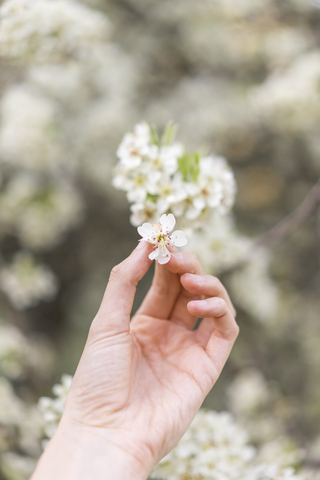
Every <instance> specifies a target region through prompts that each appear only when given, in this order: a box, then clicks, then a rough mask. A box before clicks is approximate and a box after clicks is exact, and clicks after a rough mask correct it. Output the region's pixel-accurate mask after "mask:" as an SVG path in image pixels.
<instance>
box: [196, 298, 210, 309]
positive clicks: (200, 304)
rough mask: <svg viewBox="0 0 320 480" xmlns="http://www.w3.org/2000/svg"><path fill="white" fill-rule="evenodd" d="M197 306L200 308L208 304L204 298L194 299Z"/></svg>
mask: <svg viewBox="0 0 320 480" xmlns="http://www.w3.org/2000/svg"><path fill="white" fill-rule="evenodd" d="M196 302H197V306H198V307H200V308H205V307H207V306H208V303H207V301H206V300H196Z"/></svg>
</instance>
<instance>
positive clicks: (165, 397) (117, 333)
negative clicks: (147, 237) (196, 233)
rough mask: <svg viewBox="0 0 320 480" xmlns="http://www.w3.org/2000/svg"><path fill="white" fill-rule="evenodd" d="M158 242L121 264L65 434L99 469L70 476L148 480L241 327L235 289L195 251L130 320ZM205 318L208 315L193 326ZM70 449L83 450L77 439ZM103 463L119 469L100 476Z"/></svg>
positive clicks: (71, 399)
mask: <svg viewBox="0 0 320 480" xmlns="http://www.w3.org/2000/svg"><path fill="white" fill-rule="evenodd" d="M151 249H152V247H151V245H149V244H146V243H145V242H141V243H140V244H139V246H138V247H137V248H136V249H135V250H134V251H133V253H132V254H131V255H130V257H129V258H127V259H126V260H125V261H124V262H122V263H121V264H120V265H118V266H116V267H115V268H114V269H113V270H112V272H111V275H110V280H109V284H108V287H107V289H106V292H105V295H104V298H103V301H102V304H101V307H100V309H99V312H98V314H97V316H96V318H95V319H94V320H93V322H92V325H91V328H90V332H89V336H88V340H87V343H86V346H85V349H84V352H83V355H82V358H81V360H80V363H79V366H78V368H77V371H76V374H75V376H74V380H73V382H72V386H71V390H70V393H69V395H68V398H67V402H66V406H65V412H64V415H63V419H62V421H61V424H60V426H59V428H58V432H57V434H56V435H55V437H56V438H59V439H60V440H59V443H61V442H62V443H63V442H64V441H65V440H64V439H65V438H68V439H69V443H74V449H75V448H76V447H75V445H77V443H79V444H81V445H82V447H83V451H85V450H88V451H89V452H90V455H92V463H95V465H96V466H95V468H96V473H95V474H92V472H91V474H90V467H88V465H87V463H86V465H87V467H88V469H89V470H88V472H87V473H88V476H81V474H80V476H79V472H78V473H77V475H78V476H77V477H73V476H72V475H71V474H70V476H66V477H61V478H68V479H69V478H70V479H71V478H72V479H73V478H88V479H89V478H90V479H91V478H92V479H96V478H97V479H98V478H99V479H100V478H108V479H112V480H116V479H117V480H122V479H124V478H130V479H134V478H137V479H145V478H146V477H147V476H148V474H149V472H150V471H151V470H152V468H153V467H154V466H155V465H156V463H157V462H158V461H159V460H160V459H161V458H162V457H163V456H164V455H166V454H167V453H168V452H169V451H170V450H171V449H172V448H173V447H174V446H175V445H176V443H177V442H178V441H179V439H180V438H181V436H182V435H183V434H184V432H185V431H186V430H187V428H188V426H189V424H190V423H191V421H192V419H193V418H194V416H195V414H196V412H197V411H198V409H199V408H200V406H201V404H202V402H203V400H204V398H205V396H206V395H207V393H208V392H209V390H210V389H211V388H212V386H213V385H214V383H215V382H216V380H217V378H218V377H219V374H220V372H221V370H222V368H223V366H224V364H225V361H226V359H227V357H228V355H229V353H230V351H231V348H232V346H233V343H234V341H235V339H236V337H237V335H238V326H237V324H236V322H235V320H234V317H235V311H234V308H233V306H232V304H231V301H230V299H229V297H228V294H227V292H226V290H225V289H224V287H223V286H222V285H221V283H220V282H219V280H217V279H216V278H214V277H212V276H208V275H206V276H203V275H201V266H200V264H199V261H198V259H197V258H196V256H194V255H193V254H191V253H189V252H183V253H181V252H179V253H173V254H172V256H171V259H170V261H169V263H168V264H167V265H159V264H156V269H155V276H154V280H153V284H152V286H151V289H150V291H149V293H148V294H147V296H146V298H145V300H144V302H143V304H142V305H141V307H140V309H139V310H138V312H137V313H136V315H135V316H134V317H133V319H132V321H131V323H130V313H131V309H132V304H133V300H134V295H135V291H136V285H137V283H138V281H139V280H140V279H141V278H142V277H143V276H144V275H145V273H146V272H147V270H148V269H149V267H150V264H151V261H150V260H149V258H148V255H149V253H150V252H151ZM203 297H205V298H206V299H205V300H201V298H203ZM198 317H201V318H204V319H203V321H202V322H201V325H200V327H199V328H198V329H196V330H193V328H194V326H195V323H196V320H197V318H198ZM55 437H54V438H55ZM52 442H53V443H54V440H53V441H52ZM56 448H58V446H57V442H56V447H55V449H56ZM67 448H68V449H70V446H68V447H67ZM79 448H80V447H79ZM51 450H52V451H53V448H51ZM58 450H59V448H58ZM94 451H95V453H93V452H94ZM97 452H99V453H98V455H100V457H103V456H104V457H105V458H108V462H106V464H105V463H104V461H103V460H102V458H99V459H97V458H96V456H97ZM70 455H71V456H72V458H73V459H74V458H75V456H74V455H75V454H74V453H73V451H72V447H71V453H70ZM52 456H53V454H52ZM80 456H81V455H80ZM88 462H89V463H90V460H89V459H88ZM121 462H124V464H126V469H125V470H127V472H128V473H127V476H126V473H125V471H124V469H123V465H119V463H121ZM74 463H75V460H73V465H74ZM114 463H115V464H114ZM103 465H105V468H107V469H108V468H109V472H110V473H109V476H108V475H107V474H106V470H105V471H104V475H105V476H103V475H101V476H99V475H98V473H97V472H98V470H99V469H102V470H103V468H104V467H103ZM110 465H111V467H110ZM74 468H75V467H74V466H73V470H74ZM110 468H111V470H110ZM129 469H131V470H130V472H129ZM71 470H72V469H70V471H71ZM107 471H108V470H107ZM82 473H83V472H82ZM39 478H40V477H39ZM46 478H51V477H46ZM52 478H57V475H55V477H52ZM59 478H60V477H59ZM34 480H36V478H34Z"/></svg>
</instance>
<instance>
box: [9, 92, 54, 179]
mask: <svg viewBox="0 0 320 480" xmlns="http://www.w3.org/2000/svg"><path fill="white" fill-rule="evenodd" d="M0 113H1V117H2V125H1V129H0V155H1V157H2V159H3V160H4V161H7V162H11V163H13V164H14V165H17V166H19V167H22V168H31V169H40V170H45V169H48V170H50V169H54V168H55V167H56V165H57V163H58V162H59V160H60V156H61V150H60V148H59V141H58V140H59V132H58V114H57V110H56V105H55V103H54V102H52V101H51V100H50V99H49V98H47V97H45V96H43V95H41V94H39V92H35V91H34V90H33V89H32V88H30V86H28V85H19V86H14V87H12V88H11V89H8V90H7V91H6V93H5V94H4V96H3V98H2V101H1V105H0Z"/></svg>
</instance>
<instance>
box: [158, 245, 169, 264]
mask: <svg viewBox="0 0 320 480" xmlns="http://www.w3.org/2000/svg"><path fill="white" fill-rule="evenodd" d="M165 250H166V252H163V253H162V252H161V255H159V257H158V258H157V261H158V263H160V265H164V264H165V263H168V262H169V260H170V258H171V253H170V252H169V250H167V249H165Z"/></svg>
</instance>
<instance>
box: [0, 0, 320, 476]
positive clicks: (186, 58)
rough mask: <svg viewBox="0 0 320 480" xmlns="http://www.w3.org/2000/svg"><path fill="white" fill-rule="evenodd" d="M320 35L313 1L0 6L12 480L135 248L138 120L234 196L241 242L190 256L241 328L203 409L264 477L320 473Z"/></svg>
mask: <svg viewBox="0 0 320 480" xmlns="http://www.w3.org/2000/svg"><path fill="white" fill-rule="evenodd" d="M319 6H320V4H319ZM319 27H320V9H319V8H318V6H317V2H316V1H315V2H313V3H312V2H309V1H308V0H281V2H279V1H276V0H260V1H259V2H256V1H253V0H239V1H235V0H197V1H192V0H175V1H174V2H172V1H169V0H162V1H161V2H158V1H155V0H134V1H133V0H117V1H114V0H87V1H83V2H80V1H79V2H76V1H72V0H57V1H53V0H16V1H14V0H7V1H2V2H1V1H0V53H1V59H0V267H1V272H0V318H1V323H0V472H1V473H0V478H1V480H22V479H25V478H28V475H29V473H30V472H31V471H32V468H33V465H34V461H35V460H36V458H37V457H38V455H39V453H40V451H41V447H40V442H41V439H42V438H43V435H44V434H43V423H42V422H43V421H42V418H41V415H40V413H39V410H38V409H37V406H36V404H37V400H38V398H39V397H40V396H43V395H50V392H51V388H52V385H53V384H54V383H55V382H57V381H59V379H60V377H61V375H62V373H65V372H66V373H69V374H73V373H74V371H75V368H76V365H77V362H78V360H79V357H80V354H81V351H82V348H83V346H84V342H85V339H86V335H87V332H88V328H89V325H90V322H91V321H92V319H93V317H94V315H95V313H96V311H97V309H98V306H99V304H100V300H101V297H102V294H103V291H104V289H105V286H106V283H107V280H108V276H109V272H110V270H111V268H112V266H113V265H114V264H116V263H118V262H120V261H121V260H122V259H123V258H124V257H126V256H127V255H128V254H129V253H130V251H131V249H132V248H134V247H135V245H136V244H137V241H138V238H139V236H138V234H137V232H136V229H135V228H134V227H132V226H131V225H130V222H129V217H130V210H129V204H128V201H127V199H126V196H125V194H124V193H123V192H119V191H117V190H115V188H114V187H113V186H112V171H113V168H114V166H115V164H116V162H117V158H116V150H117V146H118V145H119V143H120V141H121V139H122V137H123V135H124V134H125V133H126V132H127V131H129V130H131V129H132V127H133V126H134V125H135V124H136V123H137V122H139V121H141V120H145V121H147V122H149V123H151V124H153V125H156V126H157V127H158V128H159V129H160V130H161V129H162V128H163V127H164V126H165V124H166V123H167V122H168V120H172V121H174V122H175V123H177V124H178V125H179V131H178V139H179V141H181V142H183V143H184V144H185V145H186V146H187V148H190V149H199V148H200V149H201V150H202V151H203V152H214V153H216V154H219V155H223V156H224V157H226V158H227V160H228V162H229V164H230V166H231V168H232V170H233V172H234V174H235V178H236V181H237V184H238V194H237V198H236V203H235V207H234V211H233V218H234V224H233V225H232V227H226V226H223V227H221V229H220V230H219V229H218V230H219V231H218V230H214V229H213V231H212V232H211V236H210V238H209V239H208V238H207V239H205V238H203V243H202V240H201V241H200V240H198V241H197V242H195V244H194V245H193V247H194V250H195V251H197V249H198V250H200V251H199V254H200V256H201V260H202V262H203V263H204V266H205V268H206V270H207V271H210V272H212V273H213V274H216V275H218V276H219V277H220V278H221V279H222V280H223V282H224V283H225V284H226V286H227V287H228V288H229V290H230V295H231V297H232V299H233V300H234V303H235V306H236V309H237V311H238V322H239V325H240V329H241V334H240V337H239V339H238V340H237V343H236V346H235V348H234V351H233V353H232V355H231V358H230V360H229V362H228V365H227V366H226V368H225V370H224V372H223V374H222V377H221V378H220V379H219V381H218V383H217V385H216V387H215V388H214V390H213V391H212V392H211V393H210V394H209V396H208V398H207V399H206V401H205V406H206V407H207V408H210V409H215V410H218V411H222V410H229V411H231V412H232V414H233V415H234V417H235V419H236V421H237V422H239V424H240V425H243V426H244V428H245V429H246V430H247V431H248V432H249V435H250V442H251V443H252V444H254V445H256V446H258V447H261V448H262V447H263V446H265V448H264V453H263V454H264V455H265V458H266V459H268V458H270V459H274V458H277V459H278V461H279V463H281V462H283V463H284V464H286V463H287V464H291V465H293V466H297V467H298V468H304V469H309V470H310V469H312V471H313V472H314V475H315V474H316V473H315V472H317V471H318V470H319V468H320V386H319V380H320V349H319V341H320V320H319V312H320V271H319V260H320V255H319V253H320V251H319V241H320V210H319V209H318V208H317V206H318V200H319V201H320V194H319V190H320V187H318V188H317V187H315V189H314V190H312V188H313V186H314V185H315V184H316V182H317V181H318V177H319V175H320V128H319V121H320V36H319V32H320V28H319ZM310 192H311V193H310ZM306 198H307V200H306V202H305V203H304V204H303V205H304V207H303V210H301V209H300V210H298V216H295V217H294V218H293V220H292V218H291V219H290V218H289V219H287V220H286V228H282V229H281V228H280V229H277V230H276V231H273V232H272V233H271V234H267V235H266V232H270V230H271V229H272V228H273V227H274V226H275V225H277V224H278V223H279V222H281V221H282V220H283V219H284V218H287V216H288V215H289V214H290V213H291V212H293V211H296V209H297V208H299V205H301V204H302V202H304V201H305V199H306ZM299 212H300V213H299ZM244 244H245V245H248V244H250V246H251V247H250V255H249V256H248V255H245V256H244V255H243V245H244ZM261 245H262V246H261ZM151 277H152V272H150V274H148V275H147V276H146V278H145V279H143V281H142V282H141V285H139V289H138V294H137V299H136V304H135V305H136V306H137V305H138V304H139V302H140V301H141V298H142V297H143V296H144V295H145V293H146V291H147V289H148V286H149V284H150V281H151ZM292 452H293V453H292ZM290 455H291V457H290V460H288V458H289V457H288V456H290ZM262 457H263V455H262ZM181 478H182V477H181ZM308 478H309V477H308ZM310 478H315V476H311V477H310Z"/></svg>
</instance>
